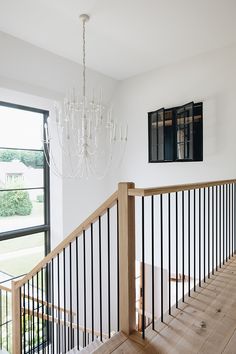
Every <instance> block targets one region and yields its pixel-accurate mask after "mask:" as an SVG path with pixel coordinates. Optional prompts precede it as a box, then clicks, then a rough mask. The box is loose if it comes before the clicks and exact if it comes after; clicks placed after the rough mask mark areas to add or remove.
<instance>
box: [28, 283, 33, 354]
mask: <svg viewBox="0 0 236 354" xmlns="http://www.w3.org/2000/svg"><path fill="white" fill-rule="evenodd" d="M27 313H28V323H27V324H28V328H27V329H28V343H29V352H31V349H32V346H31V344H32V338H31V334H32V327H31V326H32V321H31V314H30V286H29V280H27Z"/></svg>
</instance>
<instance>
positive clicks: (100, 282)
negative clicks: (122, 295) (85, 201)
mask: <svg viewBox="0 0 236 354" xmlns="http://www.w3.org/2000/svg"><path fill="white" fill-rule="evenodd" d="M101 234H102V230H101V216H99V218H98V240H99V249H98V252H99V292H100V340H101V342H102V339H103V338H102V241H101Z"/></svg>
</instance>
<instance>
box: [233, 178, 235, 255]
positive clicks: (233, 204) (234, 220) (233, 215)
mask: <svg viewBox="0 0 236 354" xmlns="http://www.w3.org/2000/svg"><path fill="white" fill-rule="evenodd" d="M232 187H233V188H232V189H233V190H232V196H233V207H232V238H233V255H235V237H234V235H235V183H234V184H233V185H232Z"/></svg>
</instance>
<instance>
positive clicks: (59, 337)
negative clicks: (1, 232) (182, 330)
mask: <svg viewBox="0 0 236 354" xmlns="http://www.w3.org/2000/svg"><path fill="white" fill-rule="evenodd" d="M235 183H236V180H235V179H232V180H223V181H213V182H205V183H194V184H184V185H176V186H168V187H158V188H144V189H140V188H135V185H134V184H133V183H119V185H118V191H117V192H115V193H114V194H113V195H112V196H111V197H110V198H109V199H108V200H107V201H106V202H105V203H103V205H102V206H101V207H100V208H98V209H97V210H96V211H95V212H94V213H93V214H92V215H91V216H90V217H89V218H88V219H87V220H86V221H85V222H84V223H82V224H81V225H80V226H79V227H78V228H77V229H76V230H75V231H74V232H72V233H71V234H70V235H69V236H68V237H67V238H66V239H65V240H64V241H63V242H62V243H61V244H59V245H58V246H57V247H56V248H55V250H53V251H52V252H51V253H50V254H49V255H47V257H45V259H43V260H42V261H41V262H40V263H39V265H38V266H36V267H35V268H34V269H33V270H32V271H31V272H30V273H29V274H28V275H27V276H25V277H24V278H23V279H21V280H18V281H17V282H13V286H12V291H13V293H12V296H13V333H14V336H13V337H14V338H13V348H14V349H13V353H14V354H20V353H21V352H22V351H24V346H25V339H24V338H22V337H21V330H22V332H23V333H24V330H23V329H24V326H25V321H26V316H27V314H30V316H31V318H30V325H31V327H34V329H36V332H37V333H38V332H40V339H41V343H39V341H37V340H36V343H37V345H38V346H39V345H41V347H43V345H47V346H50V347H51V349H50V350H51V352H52V353H65V352H66V351H67V350H69V349H71V348H72V347H76V346H77V348H80V347H85V346H86V345H87V344H88V341H87V333H88V329H91V337H92V338H91V341H93V340H94V339H95V334H99V339H100V340H101V341H104V340H106V338H105V337H106V335H104V332H105V333H107V338H108V339H109V338H110V337H111V336H112V334H113V333H114V332H117V331H123V332H124V333H125V334H126V335H130V334H132V333H133V332H135V331H136V330H137V329H138V325H139V327H140V328H141V333H142V336H143V338H144V337H145V331H146V326H147V325H148V324H149V323H150V322H151V325H152V328H153V329H155V328H156V321H157V319H158V318H159V319H160V321H164V316H165V313H166V312H168V313H169V314H171V312H172V308H173V306H175V307H176V308H178V307H179V304H180V302H181V301H182V302H184V301H185V299H186V297H187V296H190V295H191V292H192V291H196V290H197V289H198V288H199V287H201V286H202V284H203V283H204V282H206V281H207V279H208V278H210V277H211V274H214V273H215V272H217V271H218V270H219V269H220V268H221V267H222V266H224V264H225V262H226V261H228V260H229V259H230V258H231V257H232V256H233V254H234V250H235V239H234V238H235V210H236V208H235ZM136 246H137V247H136ZM136 260H138V261H139V262H140V264H141V279H140V289H136V287H135V282H136V272H135V261H136ZM35 284H36V288H37V292H36V294H35V292H34V293H33V291H32V289H34V285H35ZM137 291H140V294H139V295H140V296H139V308H138V309H137V310H138V314H139V316H136V306H137V303H136V299H137V296H136V295H137ZM27 296H32V297H33V298H35V297H36V304H35V303H33V301H28V300H27ZM39 300H40V301H41V302H43V304H41V305H42V306H41V307H40V306H39V304H40V301H39ZM44 301H46V302H47V303H52V304H55V305H57V306H58V307H60V306H61V304H62V305H63V307H64V308H69V309H70V311H71V312H72V311H73V312H75V319H74V321H75V324H76V325H77V327H75V326H74V322H73V321H72V316H69V320H67V319H66V316H63V318H59V319H58V321H57V323H55V322H56V321H55V315H54V306H53V305H52V307H50V308H49V306H47V305H45V304H44ZM35 316H36V318H37V320H36V323H35V321H34V317H35ZM40 316H41V319H42V321H41V322H40V323H39V324H38V323H37V321H38V318H39V317H40ZM146 317H147V318H146ZM58 322H59V323H58ZM19 324H21V326H19ZM20 327H21V329H20ZM22 327H23V328H22ZM58 327H59V328H61V329H60V330H59V331H58ZM73 329H74V331H73ZM79 329H82V330H83V337H84V338H82V337H81V336H80V333H78V330H79ZM76 332H77V333H76ZM79 332H80V331H79ZM32 343H34V339H31V347H32Z"/></svg>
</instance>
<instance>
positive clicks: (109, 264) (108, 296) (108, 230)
mask: <svg viewBox="0 0 236 354" xmlns="http://www.w3.org/2000/svg"><path fill="white" fill-rule="evenodd" d="M107 288H108V289H107V291H108V294H107V300H108V304H107V315H108V338H111V262H110V209H109V208H108V209H107Z"/></svg>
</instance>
